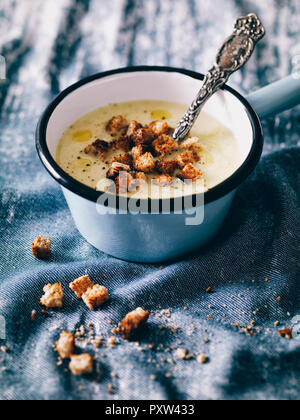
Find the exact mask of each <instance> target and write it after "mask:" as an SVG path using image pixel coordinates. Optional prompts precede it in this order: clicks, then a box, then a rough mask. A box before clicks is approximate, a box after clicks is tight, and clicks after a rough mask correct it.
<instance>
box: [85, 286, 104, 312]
mask: <svg viewBox="0 0 300 420" xmlns="http://www.w3.org/2000/svg"><path fill="white" fill-rule="evenodd" d="M82 300H83V301H84V303H85V304H86V306H87V307H88V308H90V310H91V311H93V310H95V309H97V308H99V307H100V306H102V305H103V304H104V303H105V302H107V301H108V300H109V294H108V290H107V289H106V287H104V286H100V285H99V284H95V285H94V286H92V287H90V288H88V289H87V291H86V292H85V293H84V294H83V295H82Z"/></svg>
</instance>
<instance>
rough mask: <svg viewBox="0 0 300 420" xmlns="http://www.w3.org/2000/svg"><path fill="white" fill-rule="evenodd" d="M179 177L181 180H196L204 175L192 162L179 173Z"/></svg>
mask: <svg viewBox="0 0 300 420" xmlns="http://www.w3.org/2000/svg"><path fill="white" fill-rule="evenodd" d="M177 176H178V178H179V179H181V180H183V181H184V180H185V179H191V180H192V181H196V179H198V178H201V177H202V176H203V174H202V172H201V171H199V170H198V169H197V168H195V167H194V166H193V165H192V164H191V163H189V164H188V165H186V166H185V167H184V168H183V169H182V171H180V172H179V173H178V175H177Z"/></svg>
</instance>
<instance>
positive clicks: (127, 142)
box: [114, 136, 133, 152]
mask: <svg viewBox="0 0 300 420" xmlns="http://www.w3.org/2000/svg"><path fill="white" fill-rule="evenodd" d="M114 145H115V147H116V149H120V150H124V152H129V150H131V149H132V147H133V142H132V140H131V137H129V136H123V137H120V138H118V139H117V140H116V141H115V142H114Z"/></svg>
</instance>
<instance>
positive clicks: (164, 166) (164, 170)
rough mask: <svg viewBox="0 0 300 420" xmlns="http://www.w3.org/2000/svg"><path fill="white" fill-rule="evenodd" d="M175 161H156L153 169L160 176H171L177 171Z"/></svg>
mask: <svg viewBox="0 0 300 420" xmlns="http://www.w3.org/2000/svg"><path fill="white" fill-rule="evenodd" d="M177 166H178V164H177V162H176V160H158V161H157V162H156V167H155V169H156V170H157V171H158V172H160V173H161V174H165V175H171V176H172V175H173V174H174V172H175V171H176V169H177Z"/></svg>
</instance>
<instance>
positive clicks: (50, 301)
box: [40, 283, 64, 308]
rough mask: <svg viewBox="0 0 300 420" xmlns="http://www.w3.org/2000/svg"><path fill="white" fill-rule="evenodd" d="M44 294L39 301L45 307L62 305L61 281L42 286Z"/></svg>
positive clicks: (59, 306)
mask: <svg viewBox="0 0 300 420" xmlns="http://www.w3.org/2000/svg"><path fill="white" fill-rule="evenodd" d="M43 290H44V293H45V294H44V296H42V298H41V300H40V302H41V304H42V305H43V306H45V307H46V308H61V307H62V306H63V297H64V293H63V289H62V284H61V283H56V284H48V285H46V286H45V287H44V289H43Z"/></svg>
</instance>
